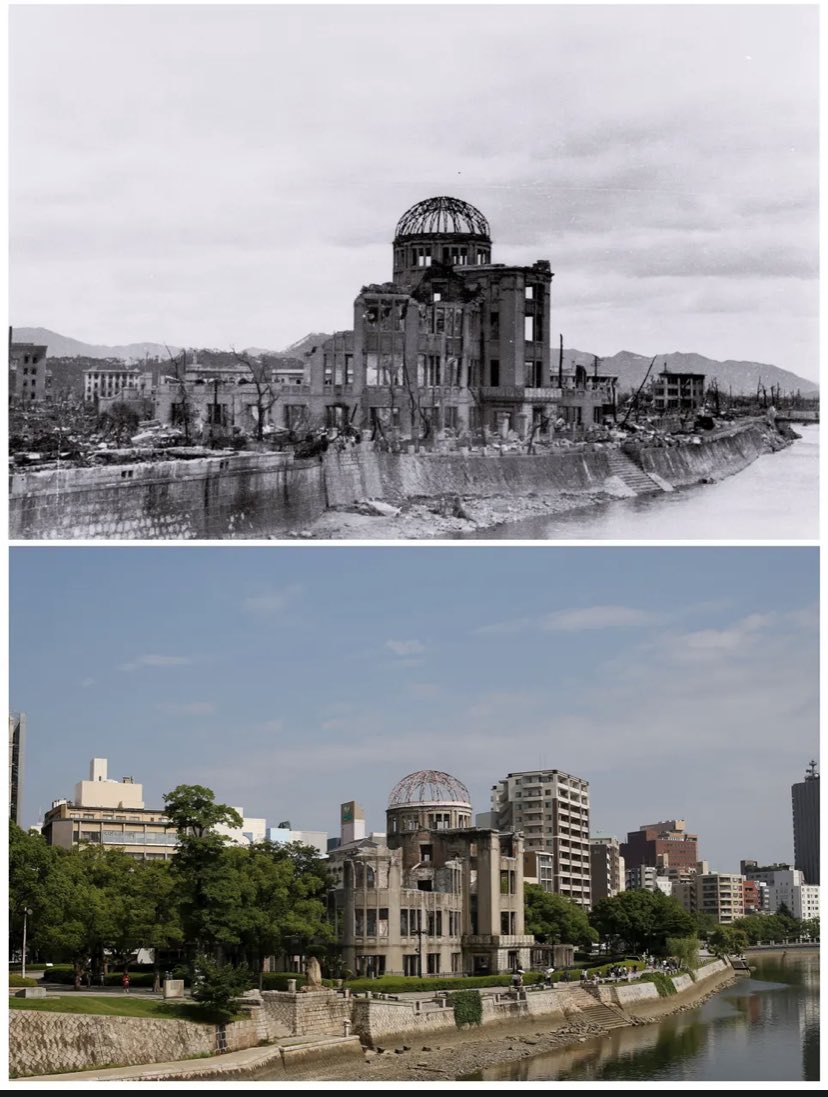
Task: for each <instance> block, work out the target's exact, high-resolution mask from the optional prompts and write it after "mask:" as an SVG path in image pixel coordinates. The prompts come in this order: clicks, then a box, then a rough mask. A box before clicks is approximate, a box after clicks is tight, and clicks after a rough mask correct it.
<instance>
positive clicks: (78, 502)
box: [9, 453, 325, 539]
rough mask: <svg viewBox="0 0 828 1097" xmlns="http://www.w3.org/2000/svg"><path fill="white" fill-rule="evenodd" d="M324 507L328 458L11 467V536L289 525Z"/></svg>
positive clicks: (218, 531) (128, 534)
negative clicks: (36, 468) (324, 466)
mask: <svg viewBox="0 0 828 1097" xmlns="http://www.w3.org/2000/svg"><path fill="white" fill-rule="evenodd" d="M324 510H325V488H324V482H323V472H322V464H321V462H320V461H319V460H315V461H294V460H293V456H292V455H291V454H283V453H273V454H262V453H251V454H235V455H232V456H225V457H207V458H203V459H196V460H192V461H162V462H157V463H155V464H136V465H116V466H107V467H105V468H68V469H61V470H60V471H56V470H51V471H48V472H36V471H29V472H15V473H14V474H13V475H12V476H11V477H10V485H9V536H10V537H12V538H21V539H25V538H44V539H45V538H58V537H60V538H67V539H69V538H75V537H85V538H95V537H113V538H119V539H134V538H146V539H156V538H172V537H175V538H182V539H191V538H199V539H206V538H224V537H234V536H236V537H239V536H245V537H253V536H262V535H266V534H269V533H274V534H276V533H280V532H281V533H287V532H289V531H290V530H291V529H294V528H301V526H303V525H307V524H308V523H310V522H312V521H314V519H316V518H318V517H319V515H320V514H322V512H323V511H324Z"/></svg>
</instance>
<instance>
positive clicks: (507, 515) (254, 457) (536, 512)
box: [9, 419, 791, 540]
mask: <svg viewBox="0 0 828 1097" xmlns="http://www.w3.org/2000/svg"><path fill="white" fill-rule="evenodd" d="M790 444H791V439H790V438H788V437H784V436H783V435H782V434H781V433H779V432H778V431H776V430H775V428H774V427H772V426H770V425H769V424H768V423H767V422H764V421H763V420H757V419H751V420H740V421H739V422H738V423H735V424H727V425H724V426H721V427H718V428H717V429H716V430H713V431H710V432H704V433H700V434H697V435H682V436H671V437H668V438H664V439H656V440H648V441H647V442H646V443H645V442H641V443H639V442H637V441H635V440H634V439H633V440H627V441H625V442H623V443H621V442H620V441H619V440H616V441H613V442H587V443H579V444H572V443H568V444H566V445H564V444H562V443H561V444H553V445H550V446H548V447H547V448H546V449H544V451H543V452H537V453H535V454H527V453H522V452H507V451H503V450H502V447H495V446H486V447H484V449H483V450H474V451H472V450H448V449H446V450H445V451H443V450H436V451H432V452H421V453H382V452H378V451H377V450H374V449H372V448H370V446H369V445H367V444H366V445H360V446H353V447H351V448H350V449H348V450H344V451H339V450H332V449H329V450H328V451H327V452H326V453H325V454H324V455H323V456H317V457H314V458H308V459H302V460H299V459H295V458H294V456H293V455H292V454H285V453H237V454H232V455H229V456H219V455H217V456H211V457H199V458H196V459H193V460H188V461H184V460H181V461H166V462H161V463H158V462H151V461H150V462H146V463H137V464H130V465H124V466H118V465H116V466H113V467H102V468H67V469H60V470H58V469H51V470H48V471H16V472H14V473H13V474H12V475H11V477H10V485H9V531H10V536H11V537H12V538H14V539H38V540H48V539H51V538H61V539H67V540H71V539H74V538H85V539H94V538H101V537H103V538H115V539H135V538H138V539H147V540H155V539H165V538H178V539H181V540H200V539H204V538H209V539H241V538H251V537H257V538H271V539H283V538H292V537H295V538H301V539H303V540H310V539H317V540H319V539H324V540H329V539H346V540H347V539H357V538H358V539H382V540H387V539H391V540H394V539H426V538H435V537H440V538H453V537H463V536H469V535H470V536H474V535H475V532H476V531H479V530H489V529H494V528H495V527H498V526H504V525H506V524H509V525H512V524H513V525H515V526H518V524H519V523H520V522H521V521H524V522H526V521H531V520H532V519H533V518H536V519H538V521H542V520H543V519H548V518H554V517H555V516H558V515H565V514H567V513H569V512H574V511H577V510H581V509H585V508H598V507H599V506H600V504H602V503H607V502H612V501H615V503H616V504H618V503H619V501H620V502H621V503H623V501H625V500H626V501H629V500H633V501H635V499H636V498H638V497H639V496H650V495H651V496H653V497H655V496H658V495H663V494H664V493H665V492H667V493H671V492H673V489H674V488H676V487H687V486H690V485H693V484H701V483H712V482H715V481H717V480H720V479H723V478H725V477H729V476H732V475H733V474H734V473H736V472H740V471H741V470H742V469H744V468H746V467H747V466H748V465H749V464H751V463H752V462H754V461H755V460H756V459H757V458H758V457H760V456H762V455H763V454H769V453H772V452H776V451H777V450H779V449H784V448H787V447H788V446H789V445H790Z"/></svg>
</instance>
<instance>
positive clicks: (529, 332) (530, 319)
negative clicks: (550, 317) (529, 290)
mask: <svg viewBox="0 0 828 1097" xmlns="http://www.w3.org/2000/svg"><path fill="white" fill-rule="evenodd" d="M523 338H524V339H525V340H526V342H527V343H534V341H535V317H534V316H532V315H529V316H524V318H523Z"/></svg>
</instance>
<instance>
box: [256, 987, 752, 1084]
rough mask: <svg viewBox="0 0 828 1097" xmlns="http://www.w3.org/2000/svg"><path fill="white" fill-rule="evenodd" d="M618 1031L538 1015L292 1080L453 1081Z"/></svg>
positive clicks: (637, 1014) (666, 1009) (651, 1011)
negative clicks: (546, 1020) (552, 1021)
mask: <svg viewBox="0 0 828 1097" xmlns="http://www.w3.org/2000/svg"><path fill="white" fill-rule="evenodd" d="M737 979H738V976H737V975H736V974H735V973H734V972H733V970H732V969H731V968H727V969H725V970H724V971H721V972H717V973H716V974H715V975H713V976H711V977H710V978H708V979H705V980H704V981H703V982H702V983H693V984H692V987H691V988H690V989H688V990H685V991H682V992H679V993H678V994H676V995H675V996H671V997H669V998H656V999H652V1000H651V1001H646V1002H637V1003H636V1004H635V1005H634V1006H632V1005H630V1006H627V1007H624V1010H623V1014H624V1015H625V1016H626V1024H627V1025H631V1026H632V1025H647V1024H651V1023H652V1022H655V1021H660V1020H662V1019H663V1018H665V1017H668V1016H670V1015H671V1014H673V1013H680V1012H687V1011H690V1010H693V1009H696V1008H698V1006H700V1005H701V1004H702V1003H703V1002H705V1001H707V999H708V998H711V997H712V996H713V995H714V994H716V993H717V992H718V991H720V990H722V989H723V988H724V987H726V986H729V985H730V984H732V983H735V982H736V981H737ZM619 1027H620V1026H619ZM613 1031H614V1029H613V1028H610V1027H607V1025H606V1024H595V1023H592V1022H590V1021H588V1020H580V1019H578V1018H577V1017H576V1016H572V1015H570V1016H569V1017H567V1018H566V1019H565V1020H561V1021H559V1022H557V1023H555V1024H553V1025H548V1024H544V1020H543V1017H534V1018H531V1019H526V1020H521V1021H517V1022H514V1021H511V1022H506V1023H502V1024H498V1025H488V1026H486V1028H485V1029H478V1028H468V1029H462V1030H456V1031H453V1032H452V1031H441V1032H439V1033H435V1034H434V1036H433V1037H432V1038H430V1039H425V1040H424V1039H423V1038H422V1036H420V1037H417V1038H414V1037H412V1038H411V1039H409V1040H408V1041H407V1042H404V1041H402V1040H395V1041H394V1042H393V1043H389V1044H388V1045H386V1046H384V1048H383V1051H382V1052H381V1053H380V1052H379V1051H378V1050H377V1051H366V1052H364V1060H363V1062H360V1061H359V1059H353V1060H351V1061H348V1062H341V1063H330V1064H325V1065H324V1066H321V1067H320V1066H318V1065H317V1066H314V1064H312V1063H310V1062H309V1063H307V1064H305V1065H303V1067H302V1068H301V1069H299V1070H296V1071H293V1072H290V1073H289V1074H287V1075H286V1077H289V1078H290V1079H292V1080H295V1081H307V1080H310V1079H313V1080H314V1081H320V1082H323V1081H333V1080H337V1081H343V1082H344V1081H347V1082H351V1081H353V1082H371V1081H374V1082H377V1081H397V1082H427V1081H432V1082H434V1081H437V1082H439V1081H445V1082H451V1081H456V1080H458V1079H460V1078H463V1077H465V1076H467V1075H470V1074H476V1073H477V1072H478V1071H481V1070H485V1069H486V1068H487V1067H494V1066H498V1065H502V1064H508V1063H514V1062H518V1061H520V1060H522V1059H530V1058H534V1057H535V1056H537V1055H542V1054H544V1053H545V1052H553V1051H558V1050H561V1049H562V1048H566V1047H573V1046H575V1045H577V1044H583V1043H586V1042H587V1041H588V1040H594V1039H597V1038H601V1037H606V1036H608V1035H609V1034H610V1033H611V1032H613ZM248 1077H249V1079H250V1080H253V1081H255V1080H257V1077H258V1078H259V1080H261V1077H262V1076H259V1075H257V1074H256V1073H253V1074H250V1075H249V1076H248Z"/></svg>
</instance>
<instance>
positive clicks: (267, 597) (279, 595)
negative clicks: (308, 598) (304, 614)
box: [242, 583, 302, 614]
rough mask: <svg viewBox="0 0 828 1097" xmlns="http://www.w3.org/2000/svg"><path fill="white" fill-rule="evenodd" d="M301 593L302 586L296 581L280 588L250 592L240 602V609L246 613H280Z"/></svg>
mask: <svg viewBox="0 0 828 1097" xmlns="http://www.w3.org/2000/svg"><path fill="white" fill-rule="evenodd" d="M301 593H302V587H301V586H299V585H298V584H296V583H293V584H291V585H290V586H287V587H282V588H281V590H268V591H262V593H261V594H252V595H249V596H248V597H247V598H245V599H244V600H243V602H242V609H244V610H246V611H247V612H248V613H261V614H270V613H281V612H282V610H284V609H286V608H287V606H289V605H290V603H291V602H294V601H295V600H296V599H297V598H298V597H299V596H300V595H301Z"/></svg>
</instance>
